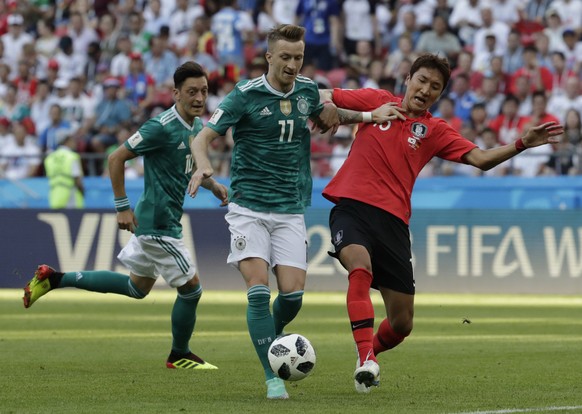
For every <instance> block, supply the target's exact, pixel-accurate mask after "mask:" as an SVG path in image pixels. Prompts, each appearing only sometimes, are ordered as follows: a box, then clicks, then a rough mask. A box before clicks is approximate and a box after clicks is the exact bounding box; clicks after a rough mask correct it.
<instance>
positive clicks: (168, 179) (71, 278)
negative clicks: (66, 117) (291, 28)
mask: <svg viewBox="0 0 582 414" xmlns="http://www.w3.org/2000/svg"><path fill="white" fill-rule="evenodd" d="M174 86H175V89H174V99H175V102H176V104H175V105H174V106H172V107H171V108H170V109H168V110H166V111H164V112H162V113H161V114H159V115H158V116H156V117H155V118H152V119H150V120H148V121H146V122H145V123H144V124H143V125H142V126H141V127H140V128H139V130H138V131H137V132H136V133H135V134H133V135H132V136H131V137H130V138H129V139H128V140H127V141H126V142H125V144H124V145H122V146H120V147H119V148H117V149H116V150H115V152H113V153H112V154H111V155H110V156H109V175H110V178H111V184H112V187H113V193H114V195H115V208H116V210H117V223H118V226H119V228H120V229H124V230H128V231H130V232H132V233H134V235H133V236H132V237H131V239H130V241H129V243H128V244H127V246H125V248H124V249H123V250H122V251H121V252H120V253H119V256H118V258H119V260H120V261H121V262H122V263H123V264H124V265H125V266H126V267H127V268H128V269H129V270H130V274H129V276H127V275H123V274H119V273H115V272H111V271H105V270H102V271H78V272H66V273H61V272H57V271H55V270H54V269H52V268H51V267H49V266H47V265H40V266H39V267H38V269H37V271H36V273H35V275H34V277H33V278H32V280H31V281H30V282H29V283H28V285H26V287H25V288H24V298H23V299H24V306H25V307H26V308H28V307H30V306H31V305H32V304H33V303H34V302H35V301H36V300H38V299H39V298H40V297H41V296H43V295H44V294H46V293H48V292H49V291H50V290H52V289H56V288H64V287H76V288H79V289H85V290H90V291H93V292H101V293H117V294H120V295H125V296H129V297H132V298H136V299H143V298H144V297H145V296H146V295H147V294H148V293H149V292H150V290H151V289H152V287H153V286H154V283H155V282H156V279H157V278H158V277H159V276H160V275H161V276H162V277H163V278H164V279H165V280H166V282H167V283H168V285H170V286H172V287H174V288H176V289H177V291H178V292H177V297H176V301H175V303H174V307H173V309H172V337H173V342H172V349H171V353H170V355H169V357H168V359H167V361H166V365H167V367H168V368H186V369H216V367H215V366H214V365H212V364H209V363H208V362H205V361H204V360H202V359H201V358H200V357H198V356H197V355H195V354H194V353H192V351H191V350H190V347H189V342H190V338H191V337H192V333H193V331H194V324H195V322H196V308H197V306H198V302H199V300H200V296H201V295H202V287H201V285H200V279H199V277H198V273H197V270H196V267H195V265H194V263H193V262H192V259H191V257H190V253H189V252H188V250H187V249H186V246H185V245H184V242H183V240H182V225H181V224H180V219H181V217H182V213H183V203H184V197H185V193H186V188H187V187H188V182H189V180H190V176H191V174H192V166H193V162H192V155H191V154H190V141H191V140H192V139H193V138H194V136H195V135H196V134H197V133H198V131H200V130H201V129H202V121H201V120H200V118H199V117H200V116H201V115H202V114H203V113H204V110H205V107H206V98H207V96H208V77H207V75H206V72H205V71H204V70H203V69H202V67H201V66H200V65H199V64H197V63H194V62H186V63H184V64H183V65H181V66H180V67H178V68H177V69H176V71H175V73H174ZM139 155H142V156H143V157H144V181H145V188H144V192H143V194H142V196H141V198H140V199H139V201H138V203H137V205H136V207H135V214H134V212H132V210H131V208H130V203H129V200H128V198H127V195H126V192H125V177H124V172H125V167H124V164H125V162H126V161H128V160H131V159H133V158H135V157H137V156H139ZM202 185H203V186H204V187H205V188H207V189H209V190H211V191H212V193H213V194H214V195H215V196H216V197H217V198H218V199H219V200H221V201H222V202H223V204H226V199H227V189H226V187H224V186H223V185H222V184H219V183H218V182H216V181H215V180H214V179H212V178H208V179H205V180H204V181H203V183H202Z"/></svg>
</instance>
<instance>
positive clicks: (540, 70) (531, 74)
mask: <svg viewBox="0 0 582 414" xmlns="http://www.w3.org/2000/svg"><path fill="white" fill-rule="evenodd" d="M537 53H538V50H537V49H536V47H535V46H531V45H530V46H526V47H525V48H524V49H523V67H521V68H519V69H518V70H516V71H515V72H514V73H513V77H512V79H511V93H513V94H515V93H516V88H515V81H516V79H517V78H519V77H522V76H525V77H526V78H527V79H528V81H529V84H530V87H531V91H532V92H534V91H539V90H546V91H548V92H550V91H551V90H552V87H553V76H552V72H550V70H549V69H548V68H546V67H544V66H540V64H539V61H538V57H537Z"/></svg>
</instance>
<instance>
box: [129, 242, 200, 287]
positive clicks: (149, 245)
mask: <svg viewBox="0 0 582 414" xmlns="http://www.w3.org/2000/svg"><path fill="white" fill-rule="evenodd" d="M141 237H143V242H142V246H143V249H144V251H145V252H146V253H147V255H148V258H149V260H150V261H151V262H152V263H153V264H154V266H155V274H156V275H161V276H162V277H163V278H164V279H165V281H166V283H167V284H168V285H169V286H171V287H173V288H178V287H181V286H184V285H185V284H186V283H188V281H190V280H191V279H193V278H194V275H195V274H196V266H195V265H194V262H193V260H192V256H191V255H190V252H189V251H188V249H187V248H186V245H185V244H184V241H183V240H182V239H175V238H172V237H167V236H140V238H141Z"/></svg>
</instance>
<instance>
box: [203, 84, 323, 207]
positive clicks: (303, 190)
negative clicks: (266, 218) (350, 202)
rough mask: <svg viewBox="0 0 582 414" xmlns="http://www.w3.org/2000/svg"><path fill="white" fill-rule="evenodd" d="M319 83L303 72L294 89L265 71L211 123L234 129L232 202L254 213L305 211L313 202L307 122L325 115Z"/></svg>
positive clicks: (233, 95)
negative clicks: (278, 84) (281, 86)
mask: <svg viewBox="0 0 582 414" xmlns="http://www.w3.org/2000/svg"><path fill="white" fill-rule="evenodd" d="M322 109H323V105H322V104H320V102H319V91H318V89H317V85H316V84H315V82H313V81H312V80H311V79H308V78H305V77H303V76H298V77H297V79H296V81H295V84H294V86H293V88H292V89H291V91H290V92H287V93H282V92H279V91H277V90H275V89H274V88H273V87H271V85H269V83H268V82H267V79H266V77H265V75H263V76H262V77H259V78H256V79H252V80H245V81H241V82H239V83H238V84H237V85H236V87H235V88H234V90H233V91H232V92H230V93H229V94H228V95H227V96H226V97H225V98H224V100H223V101H222V102H221V104H220V105H219V107H218V109H216V111H215V112H214V114H213V115H212V118H211V119H210V120H209V121H208V123H207V126H208V127H209V128H212V129H213V130H214V131H216V132H217V133H219V134H221V135H224V134H225V133H226V131H227V129H228V128H229V127H233V130H232V132H233V137H234V149H233V152H232V161H231V177H230V178H231V183H230V186H231V191H230V194H229V200H230V201H232V202H234V203H237V204H239V205H241V206H243V207H246V208H249V209H251V210H254V211H270V212H276V213H292V214H295V213H303V212H304V211H305V207H306V206H308V205H310V204H311V188H312V179H311V168H310V158H311V147H310V138H311V136H310V131H309V126H308V123H307V120H308V118H309V117H315V116H317V115H319V113H320V112H321V110H322Z"/></svg>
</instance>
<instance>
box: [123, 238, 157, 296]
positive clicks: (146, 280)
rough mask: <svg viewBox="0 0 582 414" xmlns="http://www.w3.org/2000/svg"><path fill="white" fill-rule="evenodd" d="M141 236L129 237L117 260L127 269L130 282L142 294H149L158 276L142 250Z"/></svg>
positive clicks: (154, 267)
mask: <svg viewBox="0 0 582 414" xmlns="http://www.w3.org/2000/svg"><path fill="white" fill-rule="evenodd" d="M142 242H143V236H140V237H137V236H135V235H133V236H131V238H130V239H129V242H128V243H127V244H126V245H125V247H124V248H123V249H122V250H121V251H120V252H119V254H118V255H117V258H118V259H119V261H120V262H121V263H122V264H123V265H124V266H125V267H127V268H128V269H129V275H130V278H131V280H132V282H133V283H134V284H135V285H136V286H137V288H138V289H139V290H141V291H142V292H143V293H146V294H147V293H149V292H150V290H151V289H152V287H153V286H154V284H155V283H156V279H157V278H158V275H157V274H156V266H155V263H153V262H152V261H151V259H150V257H149V256H148V253H147V252H146V251H145V250H144V248H143V243H142Z"/></svg>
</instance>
